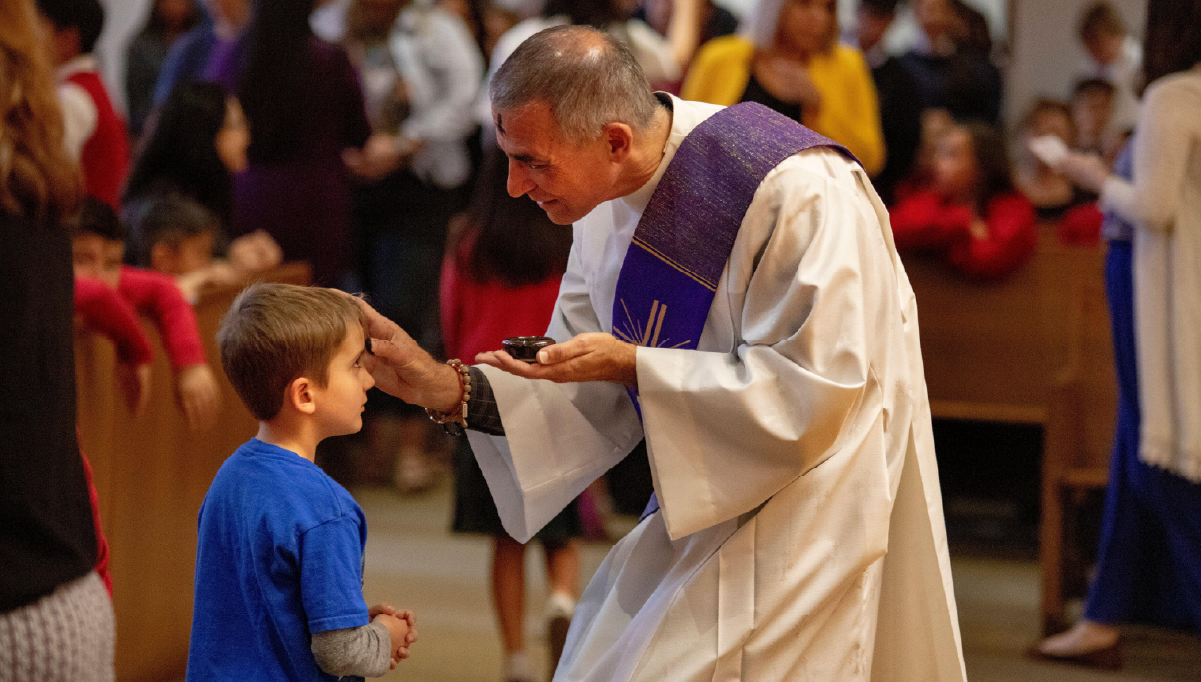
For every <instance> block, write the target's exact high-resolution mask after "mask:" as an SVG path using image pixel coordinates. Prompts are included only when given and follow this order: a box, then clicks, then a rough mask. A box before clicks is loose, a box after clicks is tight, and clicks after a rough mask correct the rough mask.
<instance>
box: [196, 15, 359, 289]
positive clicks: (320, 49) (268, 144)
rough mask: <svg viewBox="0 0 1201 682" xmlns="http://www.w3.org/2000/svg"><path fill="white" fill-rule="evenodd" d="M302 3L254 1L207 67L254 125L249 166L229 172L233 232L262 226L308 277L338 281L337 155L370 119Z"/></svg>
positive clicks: (345, 258) (342, 209)
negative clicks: (236, 34) (238, 30)
mask: <svg viewBox="0 0 1201 682" xmlns="http://www.w3.org/2000/svg"><path fill="white" fill-rule="evenodd" d="M312 6H313V3H312V2H311V1H310V0H259V1H258V2H256V3H255V6H254V15H253V18H252V19H251V22H250V26H249V27H248V28H247V30H246V34H245V36H244V37H243V38H242V39H241V40H239V41H237V42H235V43H232V44H230V45H229V46H226V49H224V50H223V51H222V53H221V54H217V55H214V61H213V63H212V73H213V75H214V76H215V79H216V81H217V82H219V83H221V85H223V86H224V87H225V88H226V89H227V90H228V91H229V92H236V93H237V96H238V101H239V102H241V104H242V108H243V110H244V111H245V113H246V119H247V121H249V124H250V129H251V131H252V132H253V135H252V137H251V142H250V148H249V150H248V156H249V162H250V164H249V167H248V168H247V169H246V171H245V172H244V173H240V174H239V175H238V176H237V177H236V178H235V179H234V210H233V234H234V235H239V234H245V233H248V232H253V231H254V230H265V231H266V232H267V233H268V234H270V235H271V236H272V237H273V238H275V240H276V241H277V242H278V243H279V245H280V247H281V248H282V249H283V254H284V258H285V259H287V260H304V261H308V262H309V263H310V264H311V265H312V267H313V281H314V283H315V284H321V285H325V286H339V285H342V286H345V277H346V275H347V272H348V269H349V266H350V258H351V251H352V248H351V245H352V242H353V240H352V234H351V232H352V231H351V210H352V206H351V191H350V180H349V177H348V173H347V170H346V167H345V165H344V163H343V152H344V150H347V149H358V148H361V147H364V145H365V144H366V142H367V140H368V138H369V137H370V136H371V126H370V124H369V123H368V121H367V114H366V112H365V110H364V107H363V93H362V91H361V90H360V88H359V82H358V78H357V76H356V75H355V71H354V67H353V66H352V65H351V63H350V59H349V58H348V57H347V55H346V51H345V50H343V49H342V48H341V47H340V46H338V45H333V44H331V43H327V42H325V41H323V40H320V39H318V38H317V37H315V36H314V35H313V33H312V31H311V30H310V28H309V14H310V12H311V10H312Z"/></svg>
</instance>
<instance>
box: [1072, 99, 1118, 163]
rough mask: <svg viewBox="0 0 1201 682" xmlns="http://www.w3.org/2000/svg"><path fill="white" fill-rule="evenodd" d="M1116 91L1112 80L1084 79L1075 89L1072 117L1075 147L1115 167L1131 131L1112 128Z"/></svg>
mask: <svg viewBox="0 0 1201 682" xmlns="http://www.w3.org/2000/svg"><path fill="white" fill-rule="evenodd" d="M1116 92H1117V91H1116V89H1115V88H1114V87H1113V84H1112V83H1110V82H1109V81H1105V80H1101V79H1100V78H1090V79H1087V80H1082V81H1080V82H1079V83H1077V84H1076V87H1074V88H1073V89H1072V120H1073V121H1074V122H1075V124H1076V144H1075V145H1073V148H1074V149H1076V150H1077V151H1082V152H1085V153H1092V154H1096V155H1098V156H1100V157H1102V158H1104V159H1105V161H1106V163H1108V164H1109V165H1110V166H1111V167H1112V165H1113V160H1114V158H1115V157H1117V155H1118V151H1117V150H1118V149H1119V148H1121V146H1122V144H1123V143H1125V141H1126V135H1127V134H1129V132H1130V131H1129V129H1127V130H1124V131H1120V132H1118V131H1114V130H1113V129H1112V126H1111V122H1112V121H1113V111H1114V97H1115V94H1116Z"/></svg>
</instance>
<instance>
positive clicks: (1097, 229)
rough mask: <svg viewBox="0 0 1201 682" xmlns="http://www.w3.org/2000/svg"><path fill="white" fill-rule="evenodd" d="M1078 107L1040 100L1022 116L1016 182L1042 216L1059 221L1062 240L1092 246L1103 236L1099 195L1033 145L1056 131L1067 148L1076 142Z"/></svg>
mask: <svg viewBox="0 0 1201 682" xmlns="http://www.w3.org/2000/svg"><path fill="white" fill-rule="evenodd" d="M1073 114H1074V107H1072V106H1069V105H1067V104H1065V103H1063V102H1060V101H1057V100H1050V99H1044V100H1039V101H1038V102H1036V103H1035V104H1034V106H1033V107H1032V108H1031V109H1030V111H1029V113H1027V114H1026V116H1025V117H1024V118H1023V119H1022V136H1021V144H1020V145H1019V147H1018V167H1017V174H1016V178H1015V179H1016V182H1017V186H1018V188H1019V189H1021V191H1022V193H1023V194H1025V195H1026V198H1028V199H1029V200H1030V203H1032V204H1033V205H1034V212H1035V214H1036V215H1037V216H1038V218H1039V219H1040V220H1048V221H1055V226H1056V232H1057V237H1058V239H1059V242H1060V243H1062V244H1066V245H1071V246H1091V245H1095V244H1098V243H1099V242H1100V239H1101V211H1100V210H1098V209H1097V195H1096V194H1093V193H1092V192H1088V191H1085V190H1082V189H1080V187H1079V186H1077V185H1076V184H1075V183H1073V182H1072V181H1071V180H1069V179H1068V178H1067V176H1065V175H1063V174H1062V173H1059V172H1057V171H1056V170H1054V169H1053V168H1051V167H1050V166H1048V165H1047V164H1046V163H1044V162H1043V161H1041V160H1040V159H1039V158H1038V157H1037V156H1035V155H1034V153H1033V152H1032V151H1031V149H1030V142H1031V140H1034V139H1036V138H1039V137H1042V136H1044V135H1054V136H1055V137H1058V138H1059V139H1060V140H1062V141H1063V144H1064V146H1065V147H1067V148H1071V147H1073V146H1074V145H1075V144H1076V140H1077V139H1078V135H1077V132H1078V128H1077V127H1076V121H1077V119H1076V117H1075V116H1074V115H1073Z"/></svg>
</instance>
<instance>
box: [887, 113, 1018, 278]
mask: <svg viewBox="0 0 1201 682" xmlns="http://www.w3.org/2000/svg"><path fill="white" fill-rule="evenodd" d="M889 219H890V222H891V223H892V232H893V239H894V240H895V241H896V246H897V249H898V250H900V251H901V252H902V253H904V252H905V251H914V250H933V251H937V252H939V253H942V254H943V255H944V256H945V257H946V259H947V261H948V262H949V263H950V265H951V266H952V267H954V268H955V269H956V270H959V271H960V272H962V273H964V274H965V275H968V276H969V277H972V278H975V279H993V278H998V277H1002V276H1004V275H1006V274H1008V273H1010V272H1013V271H1014V270H1017V269H1018V268H1020V267H1021V266H1022V265H1024V264H1025V263H1026V261H1028V260H1029V259H1030V257H1031V256H1033V255H1034V250H1035V248H1036V246H1037V243H1038V228H1037V219H1036V217H1035V213H1034V207H1033V206H1032V205H1031V204H1030V201H1029V200H1028V199H1026V197H1025V196H1023V195H1022V193H1021V192H1019V191H1017V190H1016V189H1015V188H1014V185H1013V179H1012V167H1011V166H1010V163H1009V154H1008V152H1007V151H1006V147H1005V140H1004V138H1003V137H1002V136H1001V134H1000V133H999V132H998V131H997V130H996V129H995V128H992V127H991V126H987V125H984V124H978V123H967V124H959V125H954V126H952V127H951V128H950V129H949V130H947V132H945V133H944V134H943V135H942V137H941V139H940V140H939V141H938V144H937V147H936V150H935V154H934V160H933V167H932V180H931V182H930V184H929V185H928V186H926V187H919V188H917V189H915V190H914V191H912V192H910V193H909V194H908V195H906V196H904V197H903V198H902V199H901V200H899V201H898V202H897V203H896V205H894V206H893V207H892V208H891V209H889Z"/></svg>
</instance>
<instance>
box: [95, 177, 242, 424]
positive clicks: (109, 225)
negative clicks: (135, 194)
mask: <svg viewBox="0 0 1201 682" xmlns="http://www.w3.org/2000/svg"><path fill="white" fill-rule="evenodd" d="M71 227H72V237H71V250H72V255H73V261H74V265H75V276H76V290H77V291H79V288H80V282H82V281H83V278H85V277H92V278H96V279H99V280H100V281H102V282H103V283H104V284H105V285H107V286H108V287H109V288H110V289H113V290H115V291H116V292H117V293H118V294H120V297H121V299H122V300H123V301H124V302H125V304H127V305H128V306H129V307H130V308H131V309H132V310H134V311H136V313H140V314H142V315H147V316H149V317H150V318H151V319H153V320H154V322H155V324H156V326H157V327H158V329H159V333H160V334H161V335H162V339H163V346H164V347H165V348H166V351H167V357H168V358H169V359H170V361H171V367H172V369H173V370H174V371H175V385H176V391H177V393H178V399H179V403H180V407H181V408H182V409H183V411H184V415H185V416H186V417H187V420H188V425H189V426H190V427H192V428H193V429H202V428H205V427H207V426H208V425H209V424H210V423H211V421H212V419H213V417H214V416H215V415H216V412H217V408H218V406H219V394H218V391H217V380H216V378H215V377H214V376H213V372H212V370H211V369H209V366H208V363H207V361H206V360H205V356H204V344H203V343H202V342H201V340H200V332H199V330H198V329H197V327H196V316H195V314H194V313H193V312H192V307H191V306H190V305H188V302H187V301H185V300H184V298H183V294H182V293H180V290H179V287H177V286H176V284H175V280H174V279H173V278H172V277H171V276H170V275H163V274H160V273H156V272H149V271H147V270H141V269H139V268H133V267H128V266H122V265H121V259H122V255H123V254H124V252H125V240H124V238H125V234H124V226H123V225H122V224H121V221H120V220H119V219H118V218H117V216H116V214H115V213H114V212H113V210H112V209H111V208H109V207H108V205H107V204H105V203H103V202H101V201H99V200H97V199H94V198H90V197H89V198H88V199H86V200H85V201H84V205H83V208H82V209H81V210H80V212H79V216H78V217H77V218H76V220H75V221H74V222H73V224H72V226H71Z"/></svg>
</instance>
